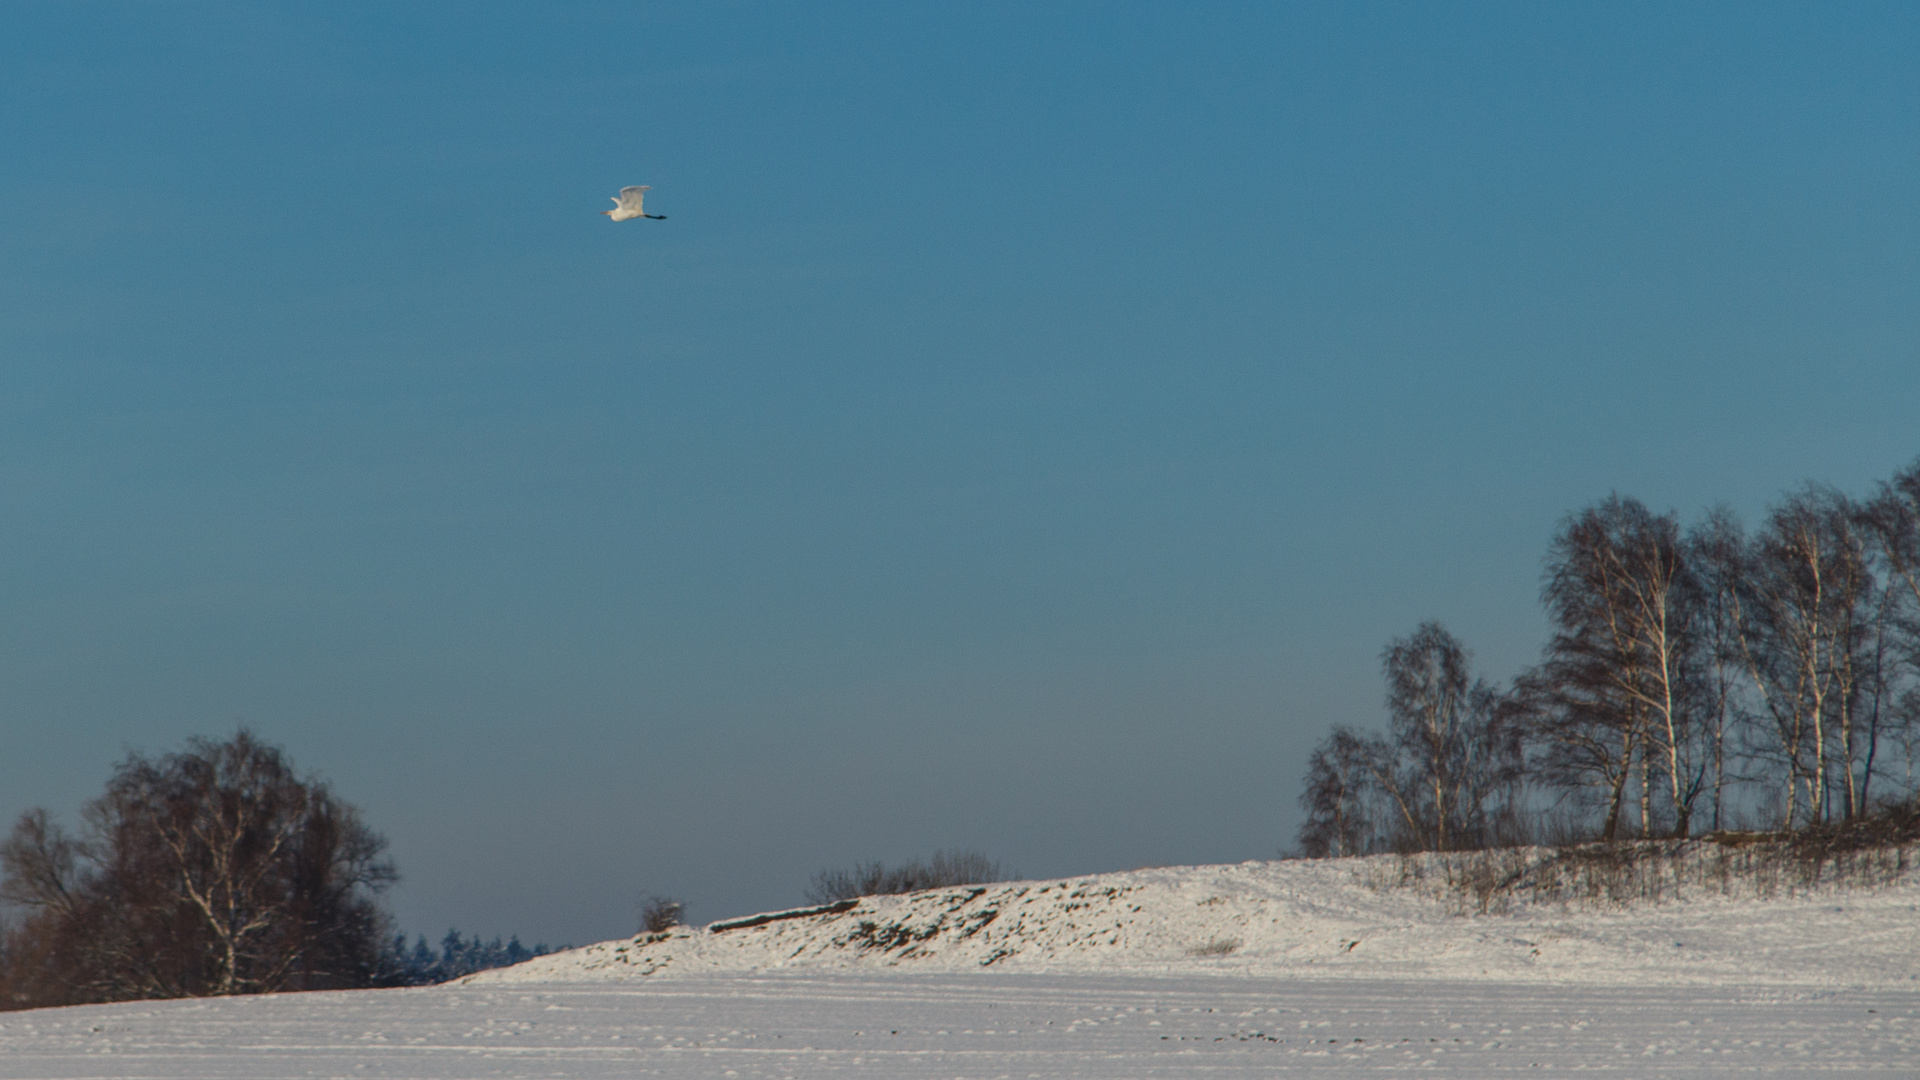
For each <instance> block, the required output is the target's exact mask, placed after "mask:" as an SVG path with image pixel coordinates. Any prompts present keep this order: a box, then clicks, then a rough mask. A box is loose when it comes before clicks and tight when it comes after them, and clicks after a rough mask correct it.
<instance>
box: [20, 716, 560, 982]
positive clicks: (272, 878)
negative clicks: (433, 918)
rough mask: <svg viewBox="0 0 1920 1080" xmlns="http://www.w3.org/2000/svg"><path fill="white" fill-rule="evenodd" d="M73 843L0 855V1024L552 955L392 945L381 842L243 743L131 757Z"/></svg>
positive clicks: (38, 827) (425, 978)
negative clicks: (16, 1017) (80, 1009)
mask: <svg viewBox="0 0 1920 1080" xmlns="http://www.w3.org/2000/svg"><path fill="white" fill-rule="evenodd" d="M82 820H83V828H82V830H81V832H80V833H79V834H78V835H73V834H69V833H68V832H66V831H65V830H64V829H62V828H61V827H60V825H59V824H58V823H57V822H55V821H54V820H53V819H52V818H51V816H50V815H48V814H47V812H46V811H44V810H38V809H36V810H30V811H28V812H27V813H25V814H23V815H22V816H21V818H20V820H19V821H18V822H17V823H16V824H15V826H14V828H13V831H12V832H11V833H10V834H9V835H8V837H7V839H6V840H5V842H4V843H0V904H4V908H0V1009H19V1008H35V1007H40V1006H48V1005H77V1004H89V1003H94V1002H104V1001H124V1000H129V999H136V998H174V997H201V996H209V995H219V994H252V993H270V992H274V991H281V990H325V989H345V988H352V987H367V986H404V985H417V984H419V983H422V982H438V981H444V980H445V979H448V978H455V977H458V976H460V975H465V974H469V973H471V972H472V971H477V970H480V969H481V968H483V967H495V966H499V965H500V964H503V963H517V962H518V961H519V960H523V959H530V958H532V957H533V956H535V955H539V954H540V953H543V952H545V951H546V946H544V945H538V946H535V947H534V948H533V949H527V948H526V947H525V946H523V945H521V944H520V942H519V939H518V938H515V939H514V940H513V941H512V942H510V943H507V944H505V945H502V944H501V943H500V942H499V941H498V940H497V939H496V940H495V941H494V942H492V943H491V944H483V943H482V942H481V941H480V940H479V939H478V938H474V939H473V940H471V941H467V940H465V939H462V938H461V937H460V935H459V934H458V933H456V932H454V931H451V930H450V931H448V935H447V938H446V939H445V940H444V941H443V942H442V947H441V949H440V950H439V952H437V953H436V952H435V951H434V950H432V949H430V948H428V947H427V945H426V942H425V940H424V939H422V940H420V941H418V942H417V943H416V945H415V946H414V947H412V948H408V947H407V944H406V940H405V938H404V936H396V935H392V934H391V931H390V926H389V924H390V920H389V917H388V916H387V915H386V913H385V912H384V911H383V910H382V909H381V907H380V906H379V903H378V896H379V894H380V893H381V892H382V891H384V890H385V889H386V888H387V887H388V886H390V885H392V884H393V883H394V882H395V881H397V880H398V878H399V875H398V873H397V872H396V871H395V869H394V866H393V863H392V861H391V860H389V859H388V858H387V857H386V855H385V852H386V846H387V842H386V840H385V838H383V837H382V836H380V835H379V834H378V833H376V832H374V831H373V830H372V829H370V828H369V827H368V826H367V825H366V824H365V823H364V822H363V821H362V820H361V817H360V813H359V811H358V810H356V809H355V808H354V807H352V806H351V805H349V804H347V803H346V802H344V801H342V800H341V799H339V798H338V797H337V796H335V795H334V794H333V792H332V791H331V790H330V789H329V788H328V786H327V785H326V783H325V782H323V781H321V780H319V779H318V778H315V777H310V776H302V775H300V774H299V773H298V772H297V771H296V770H295V768H294V766H293V763H292V762H291V761H290V760H288V758H287V756H286V754H285V753H284V752H283V751H281V750H280V749H279V748H278V747H275V746H272V745H270V744H268V743H265V742H262V741H261V740H260V739H258V738H256V737H255V736H254V735H253V734H252V733H251V732H249V731H247V730H245V729H242V730H241V731H239V732H238V733H237V734H235V735H234V736H233V737H232V738H231V739H228V740H226V741H224V742H214V741H211V740H208V739H193V740H190V741H189V742H188V743H187V746H186V748H185V749H184V750H181V751H179V752H177V753H172V754H167V755H164V756H162V757H160V758H157V759H155V758H149V757H146V756H144V755H141V754H130V755H129V756H128V757H127V758H126V760H124V761H122V762H121V763H120V764H119V765H118V766H116V767H115V769H114V771H113V775H112V777H111V779H109V780H108V782H107V787H106V791H105V793H104V794H102V795H101V796H100V797H99V798H97V799H94V800H93V801H91V802H89V803H88V804H87V805H86V807H85V808H84V809H83V811H82Z"/></svg>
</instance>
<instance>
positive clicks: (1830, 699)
mask: <svg viewBox="0 0 1920 1080" xmlns="http://www.w3.org/2000/svg"><path fill="white" fill-rule="evenodd" d="M1859 519H1860V515H1859V514H1858V512H1857V511H1856V509H1855V507H1854V506H1853V504H1852V502H1851V501H1850V500H1848V499H1847V497H1846V496H1844V495H1842V494H1840V493H1839V492H1836V491H1833V490H1831V489H1828V488H1822V487H1817V486H1812V485H1810V486H1808V487H1807V488H1806V489H1804V490H1803V491H1800V492H1798V493H1795V494H1794V495H1792V496H1789V497H1788V498H1787V499H1786V500H1785V501H1784V502H1783V503H1781V504H1780V505H1779V506H1777V507H1775V508H1774V510H1773V512H1772V513H1771V514H1770V515H1769V516H1768V519H1767V523H1766V526H1765V527H1764V528H1763V529H1762V530H1761V532H1760V533H1759V534H1758V535H1757V536H1756V537H1755V538H1754V541H1753V543H1752V546H1751V549H1750V552H1749V556H1748V582H1749V592H1750V593H1751V600H1750V602H1749V605H1748V619H1747V622H1746V634H1745V636H1746V639H1747V640H1746V648H1745V651H1746V654H1747V659H1748V663H1749V669H1750V673H1751V675H1752V679H1753V683H1754V686H1755V689H1756V692H1757V694H1758V696H1759V698H1760V700H1761V702H1762V705H1763V716H1764V717H1765V719H1766V721H1768V723H1767V724H1766V725H1765V726H1763V727H1761V728H1760V729H1759V730H1758V731H1757V732H1756V734H1757V735H1758V736H1759V738H1758V739H1757V741H1756V747H1755V748H1756V749H1757V750H1758V751H1759V752H1760V753H1761V754H1762V755H1764V756H1768V757H1771V758H1772V759H1773V760H1774V761H1775V763H1776V764H1777V766H1778V768H1779V769H1780V776H1779V782H1780V783H1781V785H1782V787H1781V794H1782V796H1783V803H1784V807H1783V811H1782V813H1783V816H1784V819H1785V823H1786V824H1795V823H1799V822H1817V821H1827V820H1831V819H1832V818H1833V817H1835V816H1836V815H1835V813H1834V810H1835V805H1834V803H1835V791H1836V789H1838V792H1839V794H1840V796H1841V799H1840V807H1839V810H1840V813H1839V816H1845V817H1852V816H1855V815H1857V814H1859V813H1860V812H1862V811H1863V810H1864V809H1865V805H1864V798H1863V796H1864V794H1865V785H1864V783H1863V778H1864V773H1863V771H1862V770H1861V768H1860V767H1859V761H1860V759H1862V758H1869V759H1870V757H1871V755H1872V752H1873V750H1874V749H1875V748H1874V747H1873V746H1868V745H1865V744H1866V743H1871V742H1873V741H1874V740H1873V738H1872V736H1873V735H1874V734H1875V733H1874V732H1872V731H1871V730H1870V729H1868V730H1867V731H1865V734H1866V736H1867V738H1865V739H1863V738H1862V735H1863V730H1862V728H1861V726H1860V724H1859V722H1858V721H1859V715H1858V706H1859V704H1860V698H1861V691H1862V690H1863V689H1867V688H1869V687H1871V686H1872V678H1873V668H1874V663H1875V661H1874V657H1873V656H1872V655H1871V653H1872V649H1871V646H1872V643H1873V641H1874V637H1875V623H1876V621H1877V617H1880V616H1884V614H1885V613H1884V611H1882V612H1876V610H1875V609H1876V607H1878V606H1879V601H1880V588H1879V585H1878V582H1877V581H1876V580H1875V575H1874V573H1873V570H1872V567H1871V565H1870V563H1869V561H1868V552H1867V549H1866V546H1865V543H1864V538H1863V537H1862V536H1861V534H1860V531H1859V529H1858V528H1857V527H1856V523H1857V522H1858V521H1859ZM1881 629H1882V630H1884V624H1882V627H1881Z"/></svg>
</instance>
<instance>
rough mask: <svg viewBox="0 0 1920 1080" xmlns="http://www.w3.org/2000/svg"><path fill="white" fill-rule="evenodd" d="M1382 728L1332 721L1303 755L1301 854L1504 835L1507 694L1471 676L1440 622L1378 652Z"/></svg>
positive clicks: (1514, 755) (1475, 842)
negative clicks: (1365, 731)
mask: <svg viewBox="0 0 1920 1080" xmlns="http://www.w3.org/2000/svg"><path fill="white" fill-rule="evenodd" d="M1381 664H1382V668H1383V669H1384V674H1385V676H1386V682H1387V716H1388V721H1389V734H1388V735H1387V737H1385V738H1380V737H1377V736H1373V737H1369V736H1361V735H1358V734H1355V733H1354V732H1352V731H1350V730H1348V729H1346V728H1335V729H1334V732H1333V734H1332V735H1331V736H1330V737H1329V738H1328V740H1327V741H1326V742H1325V743H1323V744H1321V746H1320V747H1319V748H1318V749H1317V750H1315V752H1314V755H1313V757H1312V758H1310V759H1309V761H1308V768H1307V786H1306V790H1305V792H1304V793H1303V794H1302V796H1301V806H1302V808H1303V809H1305V810H1306V811H1307V816H1306V818H1305V819H1304V821H1303V822H1302V824H1301V828H1300V833H1299V837H1298V842H1299V845H1300V848H1301V850H1302V851H1303V852H1304V853H1305V854H1308V855H1340V854H1364V853H1368V852H1373V851H1382V850H1398V851H1456V850H1462V849H1468V848H1477V847H1483V846H1486V845H1488V844H1491V843H1496V842H1500V841H1501V840H1503V839H1506V838H1510V837H1511V836H1512V833H1513V829H1512V828H1511V825H1510V823H1509V822H1508V820H1507V815H1508V813H1509V812H1510V811H1512V810H1514V809H1515V808H1517V806H1518V802H1519V799H1518V794H1517V791H1518V788H1517V785H1518V783H1519V781H1520V779H1521V776H1520V764H1521V760H1520V754H1519V743H1518V741H1517V740H1516V739H1515V738H1514V737H1513V734H1514V732H1515V731H1516V730H1517V729H1516V728H1515V726H1514V725H1513V724H1511V723H1510V722H1509V719H1508V715H1507V708H1506V706H1507V702H1506V699H1505V696H1504V695H1502V694H1500V693H1499V692H1497V691H1496V690H1494V689H1493V688H1492V687H1490V686H1488V685H1487V684H1486V683H1484V682H1480V681H1477V680H1473V679H1472V678H1471V675H1470V673H1469V671H1468V666H1469V665H1468V657H1467V652H1466V650H1465V649H1464V648H1463V647H1462V646H1461V645H1460V642H1459V641H1458V640H1457V639H1455V638H1454V636H1453V635H1452V634H1450V633H1448V632H1447V629H1446V628H1445V627H1443V626H1441V625H1440V624H1439V623H1437V622H1427V623H1422V624H1421V625H1420V626H1419V627H1418V628H1417V629H1415V630H1414V632H1413V633H1412V634H1409V635H1408V636H1406V637H1404V638H1396V639H1394V640H1393V641H1392V642H1389V643H1388V645H1387V648H1386V650H1385V651H1384V652H1383V653H1382V654H1381Z"/></svg>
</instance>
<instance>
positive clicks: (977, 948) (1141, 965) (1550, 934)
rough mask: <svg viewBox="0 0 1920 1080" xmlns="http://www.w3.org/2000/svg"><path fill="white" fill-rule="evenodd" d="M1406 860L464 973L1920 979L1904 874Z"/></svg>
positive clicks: (1857, 983) (981, 895)
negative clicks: (1740, 885) (1703, 883)
mask: <svg viewBox="0 0 1920 1080" xmlns="http://www.w3.org/2000/svg"><path fill="white" fill-rule="evenodd" d="M1407 865H1408V864H1407V863H1405V862H1402V861H1400V860H1399V859H1398V858H1397V857H1394V856H1378V857H1374V858H1367V859H1337V860H1324V861H1285V862H1249V863H1242V864H1240V865H1237V866H1195V867H1173V868H1162V869H1152V870H1136V871H1131V872H1127V873H1115V874H1101V875H1097V876H1093V877H1085V878H1072V879H1065V880H1059V881H1040V882H1008V883H1001V884H996V885H983V886H965V887H957V888H949V889H936V890H930V891H927V892H921V893H913V894H910V895H905V896H877V897H863V898H861V899H860V900H857V901H846V902H843V903H840V904H835V905H829V906H826V907H817V908H802V909H797V910H794V911H787V912H773V913H768V914H765V915H759V916H754V917H752V918H747V919H734V920H726V921H722V922H718V923H714V924H712V925H710V926H707V927H704V928H691V927H681V928H678V929H676V930H673V931H671V932H669V933H665V934H653V935H642V936H640V937H636V938H628V939H621V940H616V941H607V942H602V943H600V944H597V945H591V946H588V947H586V948H582V949H575V950H572V951H569V952H565V953H558V954H554V955H552V956H546V957H541V958H539V959H537V960H532V961H529V962H527V963H524V964H521V965H519V966H517V967H512V968H505V969H501V970H497V971H490V972H483V973H481V974H478V975H474V976H471V977H469V978H468V979H466V980H464V981H465V982H466V983H468V984H471V985H480V986H484V985H498V984H510V983H548V982H576V983H577V982H583V981H595V980H602V979H633V978H642V977H648V978H661V977H672V976H684V975H721V974H748V973H762V972H774V971H789V970H790V971H795V972H807V971H815V972H827V971H832V970H849V969H853V970H858V969H874V968H901V969H911V970H919V971H927V972H933V971H960V970H975V971H977V970H982V969H986V970H995V971H1003V970H1011V971H1025V972H1057V973H1068V972H1072V973H1088V974H1092V973H1102V974H1113V975H1122V974H1127V975H1140V974H1160V975H1171V974H1181V975H1196V974H1204V973H1219V974H1233V975H1242V976H1246V975H1253V976H1297V975H1312V976H1317V977H1355V978H1367V979H1382V978H1385V979H1404V978H1417V979H1428V978H1434V979H1475V980H1479V979H1494V980H1503V981H1523V982H1524V981H1535V980H1538V981H1542V982H1555V983H1565V982H1581V983H1592V984H1631V985H1646V984H1652V983H1662V984H1692V985H1700V984H1708V983H1712V984H1720V985H1756V984H1777V985H1789V984H1796V985H1801V986H1805V985H1808V984H1815V985H1827V986H1852V987H1885V988H1909V989H1910V988H1915V987H1917V986H1920V881H1916V880H1915V877H1914V875H1912V874H1910V873H1908V874H1902V875H1900V876H1899V879H1898V880H1896V881H1894V882H1892V883H1891V884H1885V885H1880V886H1878V887H1874V888H1854V889H1847V888H1836V887H1823V888H1819V889H1814V890H1811V891H1802V892H1800V893H1799V894H1797V895H1790V896H1779V897H1774V898H1760V897H1758V896H1754V895H1738V893H1740V892H1741V890H1739V889H1737V888H1736V889H1731V890H1728V889H1724V888H1723V889H1718V890H1716V889H1706V888H1701V889H1693V890H1689V889H1687V888H1682V889H1680V890H1679V893H1680V895H1679V898H1677V899H1668V900H1664V901H1661V902H1651V901H1646V902H1639V903H1634V904H1631V905H1624V906H1620V905H1607V906H1569V905H1566V904H1562V903H1542V902H1535V903H1518V904H1515V905H1513V906H1512V907H1511V908H1510V909H1509V910H1508V911H1507V912H1506V913H1504V914H1472V915H1462V914H1459V913H1458V909H1459V907H1460V904H1459V901H1458V898H1457V897H1455V898H1449V897H1447V896H1445V895H1441V894H1439V893H1438V892H1436V891H1435V890H1432V889H1421V888H1410V887H1405V886H1403V885H1400V884H1397V883H1398V882H1400V881H1402V880H1403V879H1404V877H1405V871H1406V868H1407ZM1903 865H1904V861H1903ZM1747 891H1748V892H1749V893H1751V890H1747ZM1729 892H1732V893H1734V894H1735V895H1728V893H1729Z"/></svg>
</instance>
